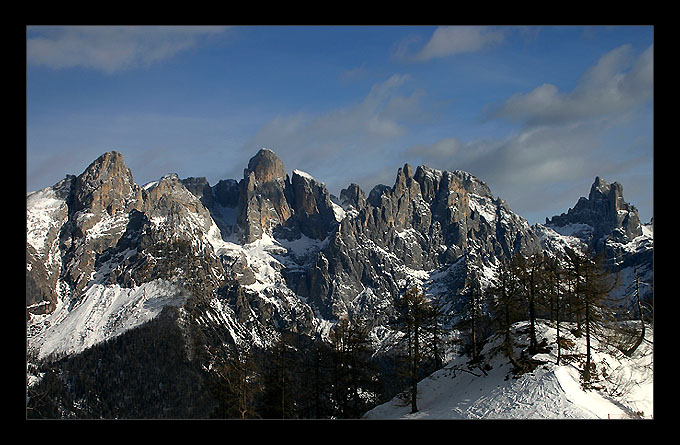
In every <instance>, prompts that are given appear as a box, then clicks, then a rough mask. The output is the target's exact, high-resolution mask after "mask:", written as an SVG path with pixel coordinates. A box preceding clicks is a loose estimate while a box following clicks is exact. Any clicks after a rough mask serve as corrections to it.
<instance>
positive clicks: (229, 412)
mask: <svg viewBox="0 0 680 445" xmlns="http://www.w3.org/2000/svg"><path fill="white" fill-rule="evenodd" d="M212 370H213V375H214V377H215V378H216V386H217V389H216V393H217V395H218V397H219V398H220V400H219V402H220V407H219V408H218V411H216V412H215V413H214V415H216V416H217V417H227V418H241V419H246V418H256V417H259V416H258V413H257V406H256V396H257V395H258V394H259V393H260V391H261V387H260V379H261V376H260V373H259V369H258V366H257V363H256V362H255V357H254V351H253V350H252V349H251V347H250V346H249V345H233V347H232V348H231V349H230V354H229V355H228V356H226V357H222V356H221V357H218V358H217V360H216V362H215V363H214V364H213V367H212Z"/></svg>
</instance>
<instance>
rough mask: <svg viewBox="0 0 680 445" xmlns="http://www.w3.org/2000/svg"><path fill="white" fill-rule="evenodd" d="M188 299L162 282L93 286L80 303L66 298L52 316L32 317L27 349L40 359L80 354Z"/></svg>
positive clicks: (28, 324) (28, 331) (29, 322)
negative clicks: (169, 306) (54, 355)
mask: <svg viewBox="0 0 680 445" xmlns="http://www.w3.org/2000/svg"><path fill="white" fill-rule="evenodd" d="M186 298H187V296H186V295H184V294H183V293H182V291H181V290H180V289H179V288H177V287H175V286H173V285H172V284H171V283H170V282H168V281H164V280H154V281H151V282H148V283H144V284H142V285H140V286H136V287H134V288H123V287H120V286H119V285H106V286H105V285H102V284H96V283H95V284H93V285H91V286H90V287H89V288H88V289H87V290H86V292H85V293H84V294H83V295H82V296H81V297H80V298H79V299H71V298H67V299H66V300H64V301H60V302H59V303H58V304H57V308H56V309H55V311H54V312H52V313H51V314H46V315H32V316H31V318H30V320H29V321H28V323H27V329H26V333H27V339H28V342H29V343H28V344H29V348H30V349H31V350H35V351H36V352H37V353H38V357H39V358H43V357H46V356H49V355H50V354H52V353H66V354H72V353H77V352H81V351H83V350H85V349H87V348H89V347H91V346H93V345H95V344H97V343H100V342H103V341H105V340H109V339H111V338H114V337H116V336H118V335H120V334H122V333H124V332H125V331H127V330H129V329H132V328H134V327H137V326H140V325H142V324H144V323H146V322H147V321H149V320H151V319H153V318H154V317H156V316H157V315H158V314H159V313H160V312H161V310H162V309H163V308H164V307H165V306H168V305H173V306H180V305H181V304H182V303H183V302H184V301H185V300H186Z"/></svg>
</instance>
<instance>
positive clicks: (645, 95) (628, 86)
mask: <svg viewBox="0 0 680 445" xmlns="http://www.w3.org/2000/svg"><path fill="white" fill-rule="evenodd" d="M631 52H632V47H631V46H630V45H623V46H620V47H618V48H616V49H614V50H612V51H610V52H608V53H606V54H604V55H603V56H602V57H601V58H600V60H599V61H598V62H597V64H595V65H594V66H592V67H591V68H590V69H588V70H587V71H586V72H585V73H584V75H583V76H582V77H581V79H580V80H579V83H578V85H577V86H576V87H575V88H574V89H573V90H572V91H570V92H566V93H560V92H559V91H558V88H557V87H556V86H555V85H552V84H543V85H540V86H538V87H536V88H535V89H533V90H532V91H530V92H528V93H518V94H515V95H513V96H512V97H510V98H509V99H507V100H506V101H505V102H504V103H503V104H502V105H500V106H499V107H497V108H496V109H494V110H492V111H491V113H490V114H489V118H500V119H505V120H508V121H510V122H515V123H521V124H526V125H530V126H531V125H544V124H560V123H568V122H576V121H579V120H582V119H590V118H599V117H602V116H607V115H611V114H618V113H622V112H627V111H629V110H631V109H634V108H636V107H637V106H639V105H641V104H643V103H645V102H647V101H651V100H652V99H653V89H654V45H651V46H650V47H649V48H648V49H647V50H645V51H644V52H643V53H642V54H641V55H640V56H639V57H638V59H637V60H636V61H635V63H633V64H631V59H632V57H631Z"/></svg>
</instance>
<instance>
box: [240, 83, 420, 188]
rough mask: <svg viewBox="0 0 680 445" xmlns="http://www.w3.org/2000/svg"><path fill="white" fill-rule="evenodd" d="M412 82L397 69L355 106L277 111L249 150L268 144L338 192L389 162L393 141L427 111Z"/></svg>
mask: <svg viewBox="0 0 680 445" xmlns="http://www.w3.org/2000/svg"><path fill="white" fill-rule="evenodd" d="M410 81H411V77H410V76H408V75H401V74H395V75H393V76H391V77H389V78H388V79H386V80H384V81H383V82H380V83H377V84H375V85H373V86H372V88H371V89H370V91H369V92H368V94H367V95H366V96H365V97H364V98H362V99H361V100H360V101H358V102H357V103H356V104H354V105H352V106H347V107H340V108H335V109H331V110H329V111H327V112H326V113H323V114H319V115H307V114H303V113H297V114H292V115H285V116H284V115H282V116H278V117H276V118H274V119H272V120H271V121H269V122H268V123H267V124H265V125H264V126H263V127H262V128H260V130H259V131H258V132H257V134H256V135H255V136H254V137H253V138H252V139H251V140H250V141H249V142H248V144H247V145H246V147H245V151H246V152H248V153H255V151H256V150H257V149H258V148H260V147H269V148H271V149H272V150H274V151H275V152H276V153H277V154H279V156H280V157H281V158H282V160H283V161H284V163H285V164H286V166H287V167H288V165H289V164H290V166H291V168H299V169H302V170H306V171H308V172H309V173H311V174H313V175H316V174H317V173H318V176H319V178H320V179H321V180H323V181H326V182H327V184H328V186H329V188H332V192H333V193H338V192H339V188H340V187H346V186H347V185H348V184H349V182H347V181H351V180H355V179H353V178H357V177H359V176H360V175H362V174H364V173H366V174H367V175H370V173H368V172H369V171H372V170H374V168H375V165H377V164H380V163H383V164H384V163H385V161H386V152H389V151H390V144H394V143H395V141H398V140H399V139H400V138H401V137H403V136H405V135H406V134H407V133H408V131H409V129H408V128H409V124H410V123H411V122H414V121H417V120H419V119H422V118H423V115H425V114H426V112H425V111H424V110H423V106H422V101H423V98H424V96H425V92H424V91H423V90H420V89H417V88H411V87H410V86H409V82H410ZM395 171H396V170H395ZM375 184H376V183H375V182H374V183H372V184H370V187H372V186H373V185H375ZM363 186H364V184H362V187H363ZM336 189H337V190H336Z"/></svg>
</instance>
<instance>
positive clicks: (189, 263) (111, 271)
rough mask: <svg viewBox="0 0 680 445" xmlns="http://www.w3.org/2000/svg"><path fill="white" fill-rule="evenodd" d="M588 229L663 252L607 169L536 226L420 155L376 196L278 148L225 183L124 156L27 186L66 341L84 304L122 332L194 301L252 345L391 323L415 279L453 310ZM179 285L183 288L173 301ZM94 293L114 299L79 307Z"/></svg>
mask: <svg viewBox="0 0 680 445" xmlns="http://www.w3.org/2000/svg"><path fill="white" fill-rule="evenodd" d="M575 225H578V227H580V228H584V227H591V229H588V230H585V232H584V233H586V234H587V239H586V238H582V239H581V238H579V241H578V242H580V243H583V244H584V245H586V244H588V243H592V242H594V241H597V239H598V237H600V238H602V236H606V237H607V239H608V240H609V241H608V242H607V243H606V246H607V248H608V249H610V250H611V249H618V250H617V251H618V252H619V253H620V252H621V251H623V250H626V249H630V246H631V244H630V243H631V242H632V241H631V239H634V240H637V241H635V242H636V243H637V244H636V245H637V246H638V247H639V249H638V255H642V254H643V253H642V252H651V246H650V243H651V241H650V240H651V238H649V237H648V238H645V237H641V234H642V232H641V231H642V228H641V226H640V224H639V219H638V218H637V211H636V210H635V209H634V207H632V206H630V205H629V204H627V203H625V201H624V200H623V197H622V190H621V187H620V185H618V184H616V183H614V184H611V185H609V184H606V183H605V182H604V181H601V180H600V179H599V178H598V179H597V180H596V182H595V184H594V185H593V187H592V188H591V192H590V195H589V198H588V199H585V198H583V199H581V200H580V201H579V202H578V203H577V205H576V206H575V207H574V208H573V209H570V210H569V212H568V213H567V214H563V215H561V216H558V217H557V216H556V217H554V218H552V220H550V221H548V224H547V225H546V226H542V225H536V226H529V224H528V223H527V221H526V220H525V219H523V218H522V217H520V216H519V215H517V214H515V213H514V212H512V210H511V209H510V208H509V207H508V206H507V204H506V203H505V202H504V201H503V200H502V199H500V198H498V197H495V196H494V195H493V194H492V193H491V190H490V189H489V187H488V186H487V185H486V184H485V183H484V182H482V181H480V180H479V179H478V178H475V177H474V176H472V175H470V174H469V173H466V172H463V171H453V172H449V171H442V170H436V169H433V168H430V167H427V166H418V167H416V168H415V170H414V169H413V168H412V167H411V166H410V165H408V164H407V165H404V166H403V167H402V168H400V169H398V171H397V172H396V178H395V182H394V184H393V185H392V186H387V185H378V186H376V187H374V188H373V189H372V190H371V191H370V192H369V194H368V197H367V196H366V193H365V192H364V191H363V190H361V188H360V187H359V186H357V185H356V184H350V185H349V186H348V187H347V188H346V189H343V190H342V191H341V193H340V198H339V199H337V198H334V197H332V196H331V195H330V194H329V192H328V190H327V189H326V187H325V185H324V184H323V183H322V182H319V181H317V180H316V179H314V178H313V177H311V176H310V175H309V174H307V173H305V172H302V171H300V170H293V171H292V177H289V176H288V174H287V173H286V169H285V166H284V165H283V163H282V162H281V160H280V159H279V158H278V156H277V155H276V154H275V153H274V152H273V151H271V150H268V149H262V150H260V151H259V152H258V153H257V154H256V155H255V156H254V157H253V158H252V159H251V160H250V162H249V163H248V166H247V168H246V169H244V175H243V178H242V179H241V180H239V181H236V180H233V179H227V180H222V181H219V182H218V183H217V184H215V185H214V186H211V185H210V184H209V183H208V182H207V180H205V178H186V179H184V180H181V179H180V178H178V177H177V175H174V174H170V175H166V176H164V177H162V178H160V179H159V180H158V181H154V182H153V183H150V184H147V185H145V186H143V187H140V186H138V185H136V184H135V183H134V181H133V178H132V174H131V172H130V170H129V169H128V168H127V167H126V166H125V164H124V162H123V159H122V156H121V155H120V154H119V153H116V152H110V153H106V154H104V155H102V156H101V157H100V158H98V159H97V160H96V161H95V162H93V163H92V164H91V165H90V166H89V167H88V168H87V169H86V170H85V172H83V173H82V174H81V175H80V176H77V177H76V176H68V177H67V178H66V179H64V180H63V181H61V182H60V183H58V184H56V185H55V186H53V187H49V188H47V189H44V190H41V191H38V192H34V193H31V194H29V195H28V196H27V247H26V249H27V275H26V292H27V295H26V303H27V312H28V315H27V316H28V318H29V327H30V328H29V332H30V335H29V338H36V339H37V338H40V342H39V345H40V347H45V348H46V347H47V346H45V345H53V344H57V343H58V342H54V341H50V338H49V336H50V335H56V334H50V332H52V331H51V329H53V328H55V326H58V325H59V324H60V323H61V324H63V323H66V322H67V321H68V320H70V323H71V324H72V325H75V324H76V323H75V321H74V317H76V316H77V317H79V318H77V320H78V323H79V325H83V326H86V325H92V324H93V323H95V321H96V322H97V325H101V326H103V328H102V329H101V331H102V332H110V334H98V335H104V336H106V335H113V332H114V331H113V330H112V329H108V328H107V326H114V325H115V326H120V325H121V323H122V321H121V319H125V320H127V321H126V323H127V324H125V323H123V325H125V326H128V325H129V326H134V325H135V323H136V321H135V320H136V319H135V318H134V317H135V312H134V311H132V310H129V311H126V312H121V311H116V310H115V308H114V306H113V305H114V302H115V301H119V300H117V299H116V298H118V297H119V296H128V297H126V298H133V297H134V298H135V299H136V300H135V301H138V303H139V304H140V305H141V306H143V307H148V308H150V309H153V311H152V312H150V313H156V312H154V311H156V310H160V307H161V306H162V305H166V304H170V303H172V304H184V305H185V306H183V307H184V308H185V310H184V312H182V311H179V312H178V313H180V314H184V315H183V316H184V317H193V318H192V319H193V320H194V322H195V323H196V325H198V326H202V328H201V329H208V331H210V332H213V333H215V336H214V338H224V337H228V338H230V341H232V342H236V343H239V342H247V343H249V344H257V345H261V346H267V345H268V344H271V343H272V342H273V341H275V339H276V338H277V336H278V333H280V332H283V331H292V332H298V333H304V334H308V335H324V332H326V331H327V329H328V326H329V325H330V324H332V323H334V322H335V321H337V320H338V319H339V318H340V317H343V316H347V315H349V316H354V317H362V318H363V319H365V320H367V321H369V322H370V323H371V325H372V326H373V327H374V328H376V329H382V330H383V331H384V330H389V323H388V322H389V318H390V316H391V315H392V313H393V302H394V299H395V298H396V297H398V296H399V295H400V294H401V293H403V292H404V291H405V290H406V289H407V288H408V287H409V286H412V285H414V284H417V285H419V286H421V287H422V288H423V289H425V291H426V293H427V295H429V296H431V297H439V298H441V299H442V300H443V301H444V302H445V303H447V304H448V305H449V307H451V308H453V307H454V306H455V302H456V295H457V294H459V293H460V291H462V290H463V289H464V287H465V286H467V285H468V284H469V277H470V275H471V274H474V275H475V276H476V277H481V279H482V280H483V281H484V283H483V284H484V285H486V284H488V283H489V282H490V281H491V280H493V279H494V274H495V269H496V267H497V266H498V264H499V262H500V261H502V260H504V259H508V258H510V257H511V256H512V255H513V254H515V253H522V254H524V255H529V254H531V253H535V252H537V251H539V250H546V249H560V248H562V247H563V246H564V245H565V243H571V240H572V238H571V236H572V235H573V233H571V232H570V233H566V234H565V233H563V234H560V233H558V232H557V231H559V230H562V229H560V228H565V227H567V226H569V227H575ZM586 225H587V226H586ZM570 230H571V229H570ZM562 232H564V230H562ZM605 234H606V235H605ZM615 242H618V244H615ZM645 243H646V244H645ZM645 255H651V254H647V253H645ZM626 258H633V257H626ZM629 261H633V262H634V261H636V260H635V259H630V260H629ZM164 289H165V290H167V292H166V291H165V290H164ZM163 292H166V293H168V295H171V296H172V297H171V298H165V299H163V298H160V299H159V294H161V293H163ZM107 295H108V297H106V296H107ZM112 295H115V296H116V298H113V297H112ZM177 295H182V296H183V297H182V298H179V297H176V296H177ZM187 295H188V296H190V297H189V298H188V299H187V298H185V297H186V296H187ZM105 297H106V298H109V299H110V302H108V301H109V300H107V299H106V298H105ZM121 298H122V297H121ZM92 299H98V300H97V302H96V305H95V306H96V307H99V308H100V309H98V310H97V311H92V312H90V313H85V312H83V311H84V309H77V308H78V307H79V306H80V307H85V306H87V304H90V303H92V304H93V305H94V303H93V302H92V301H90V300H92ZM102 299H103V300H102ZM178 301H190V302H191V303H190V304H189V303H186V304H185V303H177V302H178ZM115 304H120V303H115ZM187 304H188V305H187ZM107 305H108V306H107ZM102 307H104V309H101V308H102ZM189 307H191V309H188V308H189ZM77 310H78V311H80V312H78V313H76V312H74V311H77ZM187 314H191V315H187ZM97 317H99V318H97ZM101 317H110V319H109V318H104V319H102V318H101ZM125 317H129V318H125ZM144 319H145V318H144V317H141V318H140V320H144ZM139 322H140V323H141V322H142V321H139ZM178 322H179V321H178ZM107 329H108V330H107ZM54 332H59V330H58V329H54ZM88 332H91V331H86V332H83V333H81V334H79V335H82V336H84V337H87V336H88V335H93V334H89V333H88ZM116 332H118V331H116ZM215 341H217V340H215ZM82 344H87V342H82Z"/></svg>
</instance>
